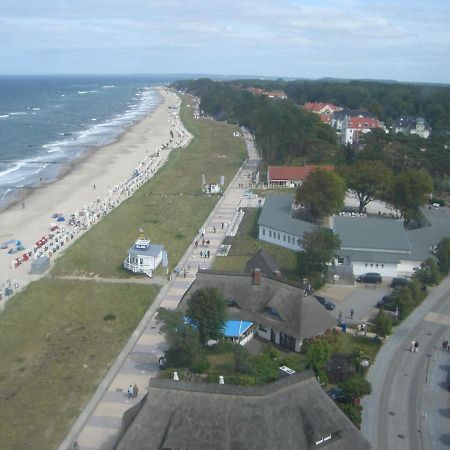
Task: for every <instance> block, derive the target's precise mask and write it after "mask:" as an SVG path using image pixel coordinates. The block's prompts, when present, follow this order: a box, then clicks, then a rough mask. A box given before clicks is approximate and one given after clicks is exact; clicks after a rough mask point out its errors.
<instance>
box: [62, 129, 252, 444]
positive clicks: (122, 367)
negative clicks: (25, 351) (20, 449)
mask: <svg viewBox="0 0 450 450" xmlns="http://www.w3.org/2000/svg"><path fill="white" fill-rule="evenodd" d="M245 137H246V144H247V151H248V160H247V161H246V162H245V163H244V164H243V166H242V167H241V169H240V170H239V171H238V173H237V174H236V176H235V177H234V179H233V180H232V182H231V183H230V185H229V187H228V188H227V190H226V192H225V193H224V196H223V197H221V198H220V199H219V201H218V202H217V205H216V206H215V208H214V209H213V211H212V212H211V214H210V215H209V217H208V218H207V220H206V222H205V224H204V225H203V227H204V228H205V230H206V234H205V239H207V240H209V241H210V244H209V245H208V246H207V247H206V246H205V247H203V246H202V245H201V243H199V245H198V247H197V248H195V246H194V243H192V244H191V245H190V246H189V248H188V249H187V251H186V253H185V254H184V255H183V257H182V258H181V260H180V261H179V263H178V265H177V267H178V268H179V269H180V274H179V275H178V276H176V275H174V276H173V277H172V279H171V280H170V281H164V285H163V287H162V289H161V291H160V292H159V294H158V296H157V297H156V299H155V301H154V302H153V304H152V305H151V307H150V308H149V310H148V311H147V312H146V314H145V316H144V318H143V319H142V321H141V323H140V324H139V325H138V327H137V328H136V330H135V331H134V332H133V334H132V336H131V338H130V339H129V341H128V343H127V344H126V346H125V347H124V349H123V350H122V352H121V353H120V355H119V357H118V358H117V360H116V361H115V362H114V364H113V365H112V366H111V368H110V370H109V371H108V373H107V375H106V376H105V378H104V379H103V380H102V382H101V383H100V385H99V387H98V388H97V391H96V392H95V393H94V395H93V396H92V398H91V399H90V400H89V402H88V403H87V405H86V406H85V408H84V409H83V411H82V412H81V414H80V416H79V417H78V419H77V420H76V422H75V423H74V425H73V427H72V429H71V430H70V432H69V434H68V436H67V437H66V438H65V440H64V441H63V442H62V444H61V445H60V447H59V450H71V449H72V444H73V442H74V441H75V440H76V441H77V442H78V445H79V449H80V450H112V449H113V448H114V445H115V444H116V441H117V437H118V433H119V431H120V427H121V423H122V415H123V413H124V412H125V411H126V410H127V409H129V408H130V407H132V406H133V405H135V404H136V403H137V402H139V401H140V400H141V399H142V397H143V396H144V395H145V394H146V393H147V387H148V383H149V380H150V378H152V377H155V376H157V375H158V372H159V358H160V356H162V355H163V353H164V350H165V349H166V344H165V342H164V336H163V335H162V334H160V332H159V326H158V324H157V323H156V320H155V317H154V316H155V313H156V311H157V309H158V308H159V307H164V308H168V309H175V308H176V307H177V306H178V303H179V302H180V300H181V298H182V297H183V295H184V293H185V292H186V290H187V289H188V287H189V286H190V285H191V283H192V282H193V281H194V279H195V276H196V272H197V270H198V269H199V268H202V269H208V268H210V267H211V266H212V263H213V261H214V258H215V257H216V255H217V251H218V249H219V246H220V245H221V243H222V242H223V239H224V238H225V237H226V236H227V235H230V234H232V233H233V232H235V230H234V228H236V227H237V226H238V223H239V221H240V219H241V217H240V216H242V214H241V213H240V212H239V206H240V205H241V200H242V199H243V194H244V192H245V190H246V189H248V187H249V182H250V175H251V173H252V172H253V171H254V170H255V169H256V167H257V165H258V163H259V156H258V154H257V152H256V150H255V147H254V144H253V140H252V138H251V136H249V135H246V136H245ZM222 223H223V224H226V225H225V226H224V227H222ZM214 227H215V229H216V231H215V232H214ZM195 239H197V238H195ZM195 239H194V241H195ZM200 241H201V239H200ZM206 250H209V251H210V257H209V258H204V257H201V256H200V251H202V252H203V251H206ZM183 269H185V270H186V276H184V274H183ZM100 281H111V282H117V281H113V280H108V279H107V280H103V279H100ZM125 281H126V282H128V281H129V280H120V281H119V282H125ZM161 281H162V280H161ZM146 282H148V281H146ZM134 384H136V385H137V386H138V389H139V394H138V396H137V397H136V398H132V399H128V396H127V389H128V387H129V386H130V385H134Z"/></svg>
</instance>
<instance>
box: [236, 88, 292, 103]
mask: <svg viewBox="0 0 450 450" xmlns="http://www.w3.org/2000/svg"><path fill="white" fill-rule="evenodd" d="M245 90H246V91H247V92H250V93H251V94H254V95H265V96H266V97H269V98H278V99H280V100H284V99H286V98H287V95H286V94H285V92H283V91H266V90H264V89H261V88H255V87H247V88H245Z"/></svg>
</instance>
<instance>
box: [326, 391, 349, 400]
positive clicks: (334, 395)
mask: <svg viewBox="0 0 450 450" xmlns="http://www.w3.org/2000/svg"><path fill="white" fill-rule="evenodd" d="M327 394H328V397H330V398H331V400H334V401H335V402H341V403H347V402H348V401H349V399H348V398H347V397H346V395H345V394H344V390H343V389H342V388H340V387H334V388H331V389H329V390H328V391H327Z"/></svg>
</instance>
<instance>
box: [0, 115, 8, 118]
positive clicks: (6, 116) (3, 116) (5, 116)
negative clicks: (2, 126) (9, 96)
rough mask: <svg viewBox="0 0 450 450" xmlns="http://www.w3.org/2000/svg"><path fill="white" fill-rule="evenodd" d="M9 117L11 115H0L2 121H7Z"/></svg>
mask: <svg viewBox="0 0 450 450" xmlns="http://www.w3.org/2000/svg"><path fill="white" fill-rule="evenodd" d="M8 117H9V114H2V115H0V119H7V118H8Z"/></svg>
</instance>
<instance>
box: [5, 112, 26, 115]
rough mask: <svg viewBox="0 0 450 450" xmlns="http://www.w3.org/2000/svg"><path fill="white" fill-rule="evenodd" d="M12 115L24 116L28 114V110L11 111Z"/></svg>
mask: <svg viewBox="0 0 450 450" xmlns="http://www.w3.org/2000/svg"><path fill="white" fill-rule="evenodd" d="M9 114H10V115H11V116H24V115H26V114H27V112H26V111H18V112H10V113H9Z"/></svg>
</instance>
